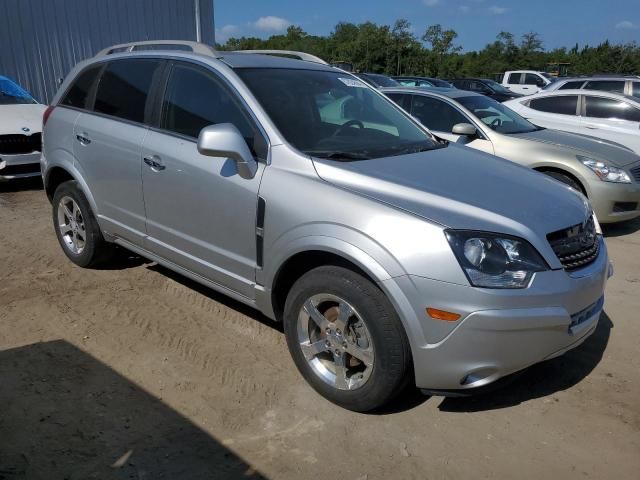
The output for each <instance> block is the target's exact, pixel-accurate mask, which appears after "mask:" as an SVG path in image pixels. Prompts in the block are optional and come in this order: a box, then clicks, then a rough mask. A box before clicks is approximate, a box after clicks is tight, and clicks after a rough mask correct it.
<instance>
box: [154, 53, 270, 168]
mask: <svg viewBox="0 0 640 480" xmlns="http://www.w3.org/2000/svg"><path fill="white" fill-rule="evenodd" d="M219 123H232V124H233V125H235V127H236V128H237V129H238V130H240V133H242V136H243V137H244V139H245V140H246V142H247V145H248V146H249V148H250V149H251V151H252V152H253V153H254V155H256V156H258V157H260V158H266V153H267V145H266V142H265V141H264V138H263V137H262V135H261V134H260V133H258V132H257V131H256V128H255V126H254V124H253V122H251V121H250V120H249V119H248V117H247V115H246V114H245V112H244V111H243V109H242V108H241V107H240V105H239V104H238V103H237V102H236V101H235V100H234V98H233V95H232V93H231V92H230V91H229V90H228V89H227V88H225V87H224V86H223V85H222V84H221V83H220V81H219V80H218V79H216V78H215V76H214V75H213V74H212V73H210V72H208V71H207V70H204V69H202V68H200V67H196V66H191V65H184V64H176V65H175V66H174V67H173V70H172V71H171V75H170V77H169V83H168V84H167V89H166V92H165V96H164V100H163V105H162V116H161V120H160V127H161V128H163V129H164V130H168V131H170V132H174V133H178V134H180V135H186V136H188V137H192V138H198V136H199V135H200V131H201V130H202V129H203V128H204V127H207V126H209V125H215V124H219Z"/></svg>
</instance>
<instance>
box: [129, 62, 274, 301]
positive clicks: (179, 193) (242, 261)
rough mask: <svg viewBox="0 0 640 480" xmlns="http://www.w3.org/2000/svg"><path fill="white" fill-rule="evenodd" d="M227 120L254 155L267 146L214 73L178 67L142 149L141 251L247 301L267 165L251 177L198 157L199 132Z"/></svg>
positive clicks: (228, 162)
mask: <svg viewBox="0 0 640 480" xmlns="http://www.w3.org/2000/svg"><path fill="white" fill-rule="evenodd" d="M219 123H233V124H234V125H235V126H236V127H237V128H238V130H240V132H242V133H243V135H244V136H245V138H246V140H247V143H248V144H249V147H250V148H251V149H252V151H253V152H254V153H255V155H256V157H258V158H260V157H262V158H263V159H264V158H266V145H267V144H266V141H265V140H264V137H263V136H262V135H261V133H260V132H259V131H258V129H257V127H256V125H255V123H254V122H253V120H252V119H251V117H250V116H249V115H248V114H247V113H246V110H245V109H244V108H243V106H242V103H241V102H240V100H239V99H238V97H237V96H236V94H235V93H234V92H232V91H231V89H230V88H228V87H227V86H226V85H225V84H224V83H223V81H222V80H221V79H220V78H219V77H218V76H217V75H216V74H214V73H213V72H212V71H210V70H208V69H205V68H203V67H200V66H196V65H192V64H189V63H182V62H176V63H174V64H173V65H172V67H171V69H170V71H169V73H168V82H167V85H166V91H165V92H164V95H163V100H162V106H161V109H160V118H159V123H158V128H157V129H152V130H151V131H150V132H149V134H148V135H147V137H146V140H145V143H144V147H143V157H144V163H143V165H142V180H143V188H144V201H145V206H146V214H147V234H148V238H147V245H146V248H147V249H148V250H150V251H152V252H155V253H157V254H159V255H160V256H162V257H164V258H166V259H168V260H169V261H171V262H173V263H175V264H177V265H179V266H181V267H183V268H186V269H188V270H190V271H191V272H193V273H196V274H198V275H201V276H203V277H204V278H206V279H208V280H211V281H213V282H215V283H217V284H219V285H221V286H223V287H226V288H228V289H230V290H232V291H234V292H236V293H239V294H241V295H243V296H245V297H247V298H253V296H254V293H253V285H254V282H255V269H256V258H257V256H256V206H257V202H258V189H259V186H260V179H261V176H262V172H263V170H264V166H265V163H264V161H263V160H259V162H258V163H259V169H258V173H257V174H256V175H255V177H254V178H252V179H245V178H242V177H240V176H239V175H238V172H237V170H236V165H235V162H234V161H233V160H232V159H230V158H224V157H209V156H205V155H201V154H200V153H199V152H198V149H197V138H198V135H199V133H200V131H201V130H202V129H203V128H204V127H206V126H208V125H212V124H219Z"/></svg>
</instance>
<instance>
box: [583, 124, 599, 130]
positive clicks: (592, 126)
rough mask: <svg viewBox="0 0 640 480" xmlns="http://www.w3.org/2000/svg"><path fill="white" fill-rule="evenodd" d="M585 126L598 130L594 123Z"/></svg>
mask: <svg viewBox="0 0 640 480" xmlns="http://www.w3.org/2000/svg"><path fill="white" fill-rule="evenodd" d="M585 128H588V129H589V130H598V127H596V126H595V125H585Z"/></svg>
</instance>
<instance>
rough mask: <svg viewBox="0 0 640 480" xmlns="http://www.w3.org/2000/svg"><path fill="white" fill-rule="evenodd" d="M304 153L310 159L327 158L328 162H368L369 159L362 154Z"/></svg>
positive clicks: (312, 151)
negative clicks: (309, 156)
mask: <svg viewBox="0 0 640 480" xmlns="http://www.w3.org/2000/svg"><path fill="white" fill-rule="evenodd" d="M305 153H306V154H307V155H311V156H312V157H318V158H327V159H329V160H369V159H370V158H371V157H369V156H368V155H366V154H364V153H358V152H343V151H340V150H310V151H307V152H305Z"/></svg>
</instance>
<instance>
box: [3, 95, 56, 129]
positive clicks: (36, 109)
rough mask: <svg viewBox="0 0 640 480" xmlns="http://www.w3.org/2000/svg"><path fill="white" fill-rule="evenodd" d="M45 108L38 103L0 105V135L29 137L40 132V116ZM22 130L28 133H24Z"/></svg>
mask: <svg viewBox="0 0 640 480" xmlns="http://www.w3.org/2000/svg"><path fill="white" fill-rule="evenodd" d="M46 108H47V107H46V106H44V105H40V104H39V103H31V104H24V105H0V135H7V134H11V133H19V134H22V135H25V134H26V135H30V134H32V133H38V132H40V131H42V114H43V113H44V111H45V109H46ZM24 128H28V129H29V131H27V132H25V131H24V130H23V129H24Z"/></svg>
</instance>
